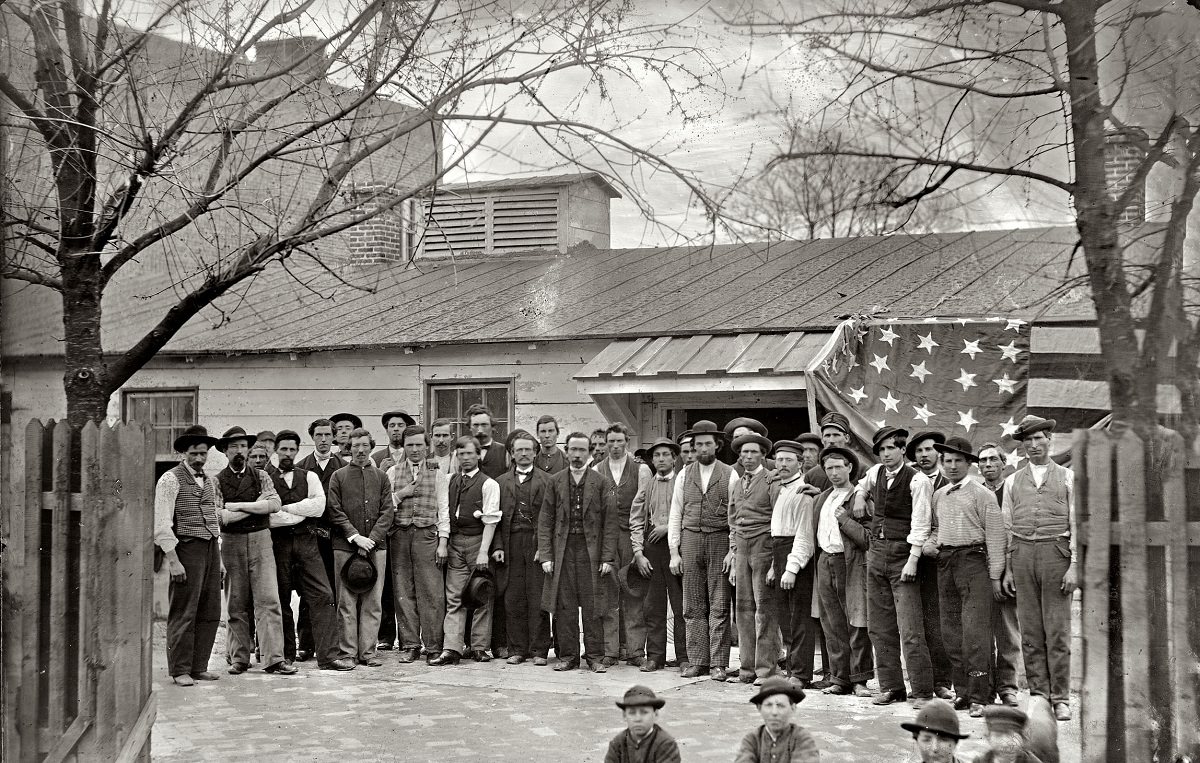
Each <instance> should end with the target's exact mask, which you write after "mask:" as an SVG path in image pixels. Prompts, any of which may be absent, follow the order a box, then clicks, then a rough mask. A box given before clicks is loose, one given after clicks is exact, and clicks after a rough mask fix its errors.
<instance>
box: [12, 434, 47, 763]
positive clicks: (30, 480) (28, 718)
mask: <svg viewBox="0 0 1200 763" xmlns="http://www.w3.org/2000/svg"><path fill="white" fill-rule="evenodd" d="M45 436H46V430H45V427H43V426H42V422H40V421H38V420H37V419H34V420H33V421H30V422H29V426H27V427H25V507H24V511H25V560H24V581H25V585H24V590H23V592H22V596H21V616H22V622H21V679H20V683H21V688H20V692H21V703H20V705H19V707H18V709H17V712H18V714H19V716H20V719H21V721H20V727H21V754H22V756H28V755H30V754H37V752H38V706H39V701H38V695H39V691H38V689H39V681H40V676H39V667H40V666H39V664H38V656H39V655H38V645H39V637H40V634H39V633H38V628H39V626H40V623H41V593H40V591H41V550H42V442H43V440H44V438H45Z"/></svg>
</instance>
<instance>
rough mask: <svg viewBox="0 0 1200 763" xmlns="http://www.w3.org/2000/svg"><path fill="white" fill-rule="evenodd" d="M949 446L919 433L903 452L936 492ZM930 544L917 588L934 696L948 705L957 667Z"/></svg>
mask: <svg viewBox="0 0 1200 763" xmlns="http://www.w3.org/2000/svg"><path fill="white" fill-rule="evenodd" d="M944 442H946V435H944V434H942V433H941V432H934V431H927V432H917V434H915V435H914V436H912V437H910V438H909V440H908V446H907V447H906V448H905V449H904V454H905V456H907V458H908V461H909V463H911V464H915V465H916V467H917V469H918V470H919V471H920V472H921V474H924V475H925V476H926V477H928V478H929V479H930V480H931V481H932V482H933V489H934V490H935V491H936V490H937V489H938V488H940V487H942V486H944V485H945V484H946V476H945V475H944V474H942V462H941V455H940V454H939V453H938V450H937V446H938V445H940V444H941V443H944ZM930 521H931V523H932V526H934V527H936V526H937V517H935V516H933V515H932V514H931V515H930ZM930 538H931V540H928V541H926V542H925V547H924V548H923V549H921V559H920V561H918V562H917V584H918V585H919V586H920V587H921V614H922V616H923V617H924V622H925V644H926V646H928V647H929V660H930V663H931V664H932V665H933V695H934V696H935V697H941V698H942V699H944V700H947V701H953V700H954V698H955V697H954V692H952V691H950V686H951V685H952V684H953V683H954V666H953V663H952V662H951V661H950V653H949V652H948V651H947V649H946V645H945V643H944V640H943V639H942V626H941V622H942V615H941V609H940V608H939V602H940V600H941V593H940V588H939V587H938V563H937V544H936V543H934V542H933V541H932V535H931V536H930Z"/></svg>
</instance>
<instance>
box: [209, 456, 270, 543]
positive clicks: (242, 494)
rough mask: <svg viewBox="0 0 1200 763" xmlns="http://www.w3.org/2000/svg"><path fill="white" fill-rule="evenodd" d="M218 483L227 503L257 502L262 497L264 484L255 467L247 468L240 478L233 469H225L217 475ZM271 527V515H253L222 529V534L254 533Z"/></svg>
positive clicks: (222, 496)
mask: <svg viewBox="0 0 1200 763" xmlns="http://www.w3.org/2000/svg"><path fill="white" fill-rule="evenodd" d="M217 482H218V483H220V485H221V498H222V499H223V500H224V501H225V502H226V503H234V502H236V501H257V500H258V499H259V496H261V495H262V482H261V481H260V480H259V477H258V470H257V469H255V468H254V467H253V466H247V467H246V469H245V471H243V472H242V474H241V476H240V477H239V476H238V475H236V474H234V473H233V470H232V469H230V468H229V467H225V468H224V469H222V470H221V471H220V472H219V473H218V474H217ZM270 526H271V518H270V515H268V514H251V515H250V516H248V517H246V518H245V519H243V520H242V521H241V522H234V523H233V524H231V525H228V526H226V527H223V528H221V532H225V533H231V534H238V533H252V532H255V531H257V530H266V529H267V528H268V527H270Z"/></svg>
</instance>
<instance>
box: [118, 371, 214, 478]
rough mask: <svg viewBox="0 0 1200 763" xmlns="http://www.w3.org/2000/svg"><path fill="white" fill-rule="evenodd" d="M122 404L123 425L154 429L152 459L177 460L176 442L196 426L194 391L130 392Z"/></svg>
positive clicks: (126, 394)
mask: <svg viewBox="0 0 1200 763" xmlns="http://www.w3.org/2000/svg"><path fill="white" fill-rule="evenodd" d="M122 402H123V406H122V410H123V412H124V418H125V421H140V422H142V423H143V424H149V425H150V426H151V427H152V428H153V429H154V453H155V458H157V459H158V460H160V461H168V460H171V461H173V460H176V459H177V454H176V453H175V449H174V448H173V447H172V445H173V444H174V443H175V438H176V437H178V436H179V435H181V434H183V430H185V429H187V428H188V427H190V426H192V425H193V424H195V423H196V390H195V389H172V390H157V389H156V390H133V391H130V392H126V393H125V396H124V400H123V401H122Z"/></svg>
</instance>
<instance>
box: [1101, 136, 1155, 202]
mask: <svg viewBox="0 0 1200 763" xmlns="http://www.w3.org/2000/svg"><path fill="white" fill-rule="evenodd" d="M1149 149H1150V136H1149V135H1147V134H1146V131H1145V130H1142V129H1140V128H1137V127H1125V128H1122V129H1120V130H1110V131H1109V132H1108V133H1107V134H1106V135H1105V151H1104V175H1105V179H1106V180H1107V181H1108V189H1109V193H1110V194H1112V197H1113V198H1114V199H1115V198H1117V197H1118V196H1120V195H1121V194H1122V193H1124V192H1125V189H1126V188H1128V187H1129V183H1130V181H1131V180H1132V179H1133V176H1134V174H1135V173H1136V172H1137V169H1138V166H1140V165H1141V163H1142V160H1143V159H1145V158H1146V152H1147V151H1148V150H1149ZM1117 221H1118V222H1120V223H1134V224H1136V223H1142V222H1145V221H1146V183H1145V181H1143V182H1142V184H1141V187H1140V188H1138V189H1137V191H1136V192H1135V193H1134V194H1133V198H1132V199H1130V201H1129V206H1127V207H1125V209H1123V210H1121V211H1120V215H1119V216H1118V218H1117Z"/></svg>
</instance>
